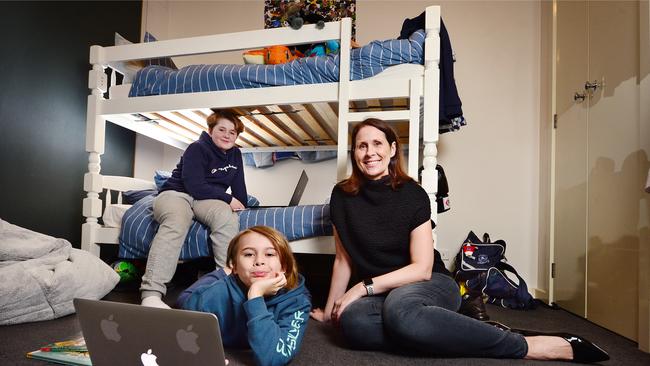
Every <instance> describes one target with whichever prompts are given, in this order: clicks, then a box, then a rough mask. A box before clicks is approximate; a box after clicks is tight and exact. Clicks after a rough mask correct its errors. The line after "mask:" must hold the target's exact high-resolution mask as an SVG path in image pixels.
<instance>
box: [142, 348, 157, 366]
mask: <svg viewBox="0 0 650 366" xmlns="http://www.w3.org/2000/svg"><path fill="white" fill-rule="evenodd" d="M156 358H158V357H157V356H156V355H154V354H153V353H151V348H149V349H148V350H147V353H143V354H141V355H140V361H142V366H158V362H156Z"/></svg>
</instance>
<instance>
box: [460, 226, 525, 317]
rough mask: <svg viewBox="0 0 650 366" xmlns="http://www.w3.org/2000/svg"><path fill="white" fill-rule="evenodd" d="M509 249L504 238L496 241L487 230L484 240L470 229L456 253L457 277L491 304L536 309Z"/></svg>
mask: <svg viewBox="0 0 650 366" xmlns="http://www.w3.org/2000/svg"><path fill="white" fill-rule="evenodd" d="M505 251H506V242H505V241H504V240H496V241H494V242H492V241H491V240H490V236H489V235H488V234H487V233H485V234H484V235H483V240H482V241H481V240H480V239H479V238H478V237H477V236H476V234H474V232H472V231H470V232H469V234H468V235H467V239H465V241H464V242H463V244H462V245H461V248H460V251H459V252H458V254H457V255H456V272H455V278H456V280H457V281H460V282H464V284H465V287H466V288H467V289H468V290H470V291H475V292H481V293H482V294H484V295H486V296H487V302H488V303H492V304H497V305H500V306H502V307H505V308H510V309H522V310H523V309H533V308H535V306H536V302H535V300H534V299H533V297H532V296H531V295H530V293H529V292H528V285H526V281H524V279H523V278H522V277H521V276H520V275H519V273H517V271H516V270H515V269H514V267H512V266H511V265H510V264H508V263H507V261H506V257H505ZM507 273H510V277H509V276H508V275H507ZM515 278H516V280H515Z"/></svg>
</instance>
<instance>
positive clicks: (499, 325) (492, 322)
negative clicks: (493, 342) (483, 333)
mask: <svg viewBox="0 0 650 366" xmlns="http://www.w3.org/2000/svg"><path fill="white" fill-rule="evenodd" d="M483 323H485V324H488V325H491V326H493V327H495V328H499V329H501V330H510V327H509V326H507V325H505V324H503V323H499V322H498V321H496V320H486V321H484V322H483Z"/></svg>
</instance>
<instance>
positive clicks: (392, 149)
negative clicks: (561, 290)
mask: <svg viewBox="0 0 650 366" xmlns="http://www.w3.org/2000/svg"><path fill="white" fill-rule="evenodd" d="M350 155H351V157H352V175H351V176H350V177H349V178H348V179H346V180H343V181H342V182H340V183H338V184H337V185H336V186H335V187H334V190H333V191H332V196H331V199H330V211H331V212H330V215H331V218H332V223H333V225H334V238H335V241H336V258H335V260H334V267H333V272H332V282H331V285H330V292H329V296H328V299H327V304H326V306H325V310H324V311H323V310H321V309H314V311H313V312H312V314H311V315H312V317H313V318H315V319H316V320H319V321H330V320H332V321H334V322H336V323H338V324H339V325H340V329H341V331H342V333H343V337H344V338H345V340H346V342H347V344H348V345H349V346H350V347H352V348H356V349H364V350H400V351H405V350H406V351H409V350H410V351H416V352H419V353H425V354H430V355H439V356H467V357H494V358H526V359H536V360H549V359H556V360H573V361H576V362H597V361H603V360H607V359H609V356H608V355H607V353H606V352H605V351H603V350H602V349H600V348H599V347H597V346H596V345H594V344H592V343H590V342H588V341H586V340H584V339H583V338H580V337H577V336H571V335H557V336H550V335H542V334H536V333H533V332H526V335H527V336H526V337H524V335H522V334H519V333H516V332H515V331H505V330H502V329H500V328H497V327H495V326H492V325H489V324H486V323H483V322H481V321H478V320H475V319H472V318H469V317H466V316H464V315H462V314H459V313H457V311H458V309H459V307H460V303H461V299H460V292H459V289H458V286H457V284H456V282H455V281H454V280H453V279H452V278H451V277H450V276H448V275H447V274H444V273H441V272H443V267H444V266H443V265H442V263H434V251H433V237H432V226H431V220H430V218H431V206H430V201H429V197H428V195H427V193H426V192H425V191H424V189H422V187H420V186H419V185H418V184H417V183H416V182H415V181H414V180H413V179H411V178H410V177H409V176H408V175H406V174H405V173H404V170H403V168H402V159H403V158H402V152H401V148H400V144H399V141H398V139H397V135H396V133H395V131H394V130H393V129H392V128H391V127H390V126H389V125H388V124H387V123H386V122H384V121H381V120H378V119H367V120H365V121H363V122H362V123H359V124H357V125H356V126H355V127H354V129H353V131H352V146H351V152H350ZM434 264H435V265H434ZM353 273H354V274H356V276H358V277H357V280H359V279H362V281H359V282H357V281H350V279H351V277H352V274H353ZM355 282H356V283H355ZM348 283H350V284H351V285H352V284H353V285H352V286H351V287H349V288H348ZM346 289H347V290H346ZM520 333H524V331H520Z"/></svg>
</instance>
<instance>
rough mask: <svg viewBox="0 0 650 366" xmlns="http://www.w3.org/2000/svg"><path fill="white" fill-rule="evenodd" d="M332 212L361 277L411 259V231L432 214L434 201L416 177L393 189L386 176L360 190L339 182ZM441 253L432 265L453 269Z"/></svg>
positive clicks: (346, 248) (333, 195)
mask: <svg viewBox="0 0 650 366" xmlns="http://www.w3.org/2000/svg"><path fill="white" fill-rule="evenodd" d="M330 216H331V219H332V223H333V224H334V226H335V227H336V230H337V232H338V234H339V238H340V239H341V243H342V244H343V246H344V247H345V250H346V251H347V252H348V254H349V255H350V258H351V260H352V264H353V267H354V268H353V270H354V271H355V275H356V276H355V277H356V278H355V279H354V280H355V281H356V280H358V279H363V278H368V277H376V276H380V275H383V274H385V273H388V272H392V271H394V270H397V269H399V268H402V267H404V266H406V265H408V264H410V263H411V254H410V234H411V231H413V229H415V228H417V227H418V226H420V225H422V224H423V223H424V222H426V221H427V220H430V219H431V204H430V201H429V196H428V195H427V193H426V192H425V191H424V189H423V188H422V187H421V186H420V185H419V184H417V183H416V182H414V181H409V182H407V183H405V184H404V185H402V186H401V187H399V188H398V189H397V190H393V189H392V188H391V186H390V185H388V177H385V178H382V179H380V180H376V181H368V182H366V183H365V184H364V185H363V186H362V187H361V189H360V190H359V193H358V194H357V195H349V194H347V193H345V192H344V191H343V190H342V189H341V188H340V187H339V186H338V185H337V186H335V187H334V189H333V190H332V197H331V199H330ZM439 258H440V256H439V255H436V260H435V261H434V268H433V271H434V272H442V273H446V274H449V272H448V271H447V270H446V269H445V267H444V263H442V261H441V260H439Z"/></svg>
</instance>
